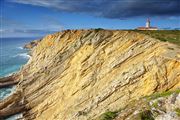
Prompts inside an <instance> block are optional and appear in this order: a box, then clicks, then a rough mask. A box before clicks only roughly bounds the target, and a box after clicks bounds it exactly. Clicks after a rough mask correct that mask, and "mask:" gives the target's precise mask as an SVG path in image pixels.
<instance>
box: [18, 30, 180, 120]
mask: <svg viewBox="0 0 180 120" xmlns="http://www.w3.org/2000/svg"><path fill="white" fill-rule="evenodd" d="M18 75H19V76H20V77H19V79H20V82H19V84H18V87H17V91H21V92H22V94H23V96H24V97H23V101H25V103H26V108H27V109H28V111H27V112H25V113H24V118H26V119H37V120H46V119H47V120H87V119H95V118H97V117H98V116H99V115H100V114H102V113H104V112H105V111H107V110H111V111H115V110H118V109H121V108H124V107H125V106H126V105H128V104H129V103H130V102H131V101H135V100H138V99H140V98H141V97H143V96H147V95H151V94H153V93H154V92H157V91H158V92H160V91H166V90H174V89H178V88H179V87H180V49H179V47H178V46H176V45H173V44H169V43H164V42H159V41H158V40H156V39H153V38H151V37H149V36H145V35H142V34H139V33H136V32H132V31H131V32H130V31H113V30H67V31H63V32H58V33H55V34H52V35H48V36H46V37H44V38H43V39H42V40H41V41H40V42H39V43H38V45H37V46H36V47H35V48H34V49H33V51H32V58H31V59H30V60H29V62H28V63H27V64H26V65H25V66H24V67H23V68H22V70H21V71H20V72H19V73H18Z"/></svg>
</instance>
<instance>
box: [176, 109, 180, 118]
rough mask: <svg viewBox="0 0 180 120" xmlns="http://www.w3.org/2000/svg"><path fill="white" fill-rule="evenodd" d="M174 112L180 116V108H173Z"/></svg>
mask: <svg viewBox="0 0 180 120" xmlns="http://www.w3.org/2000/svg"><path fill="white" fill-rule="evenodd" d="M175 112H176V114H177V115H178V116H179V117H180V108H176V109H175Z"/></svg>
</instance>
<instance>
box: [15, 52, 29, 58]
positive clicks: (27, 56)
mask: <svg viewBox="0 0 180 120" xmlns="http://www.w3.org/2000/svg"><path fill="white" fill-rule="evenodd" d="M13 57H22V58H24V59H29V58H30V57H31V56H30V55H28V53H20V54H17V55H15V56H13Z"/></svg>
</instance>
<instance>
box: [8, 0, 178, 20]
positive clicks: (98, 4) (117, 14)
mask: <svg viewBox="0 0 180 120" xmlns="http://www.w3.org/2000/svg"><path fill="white" fill-rule="evenodd" d="M9 1H10V2H13V3H19V4H28V5H33V6H41V7H46V8H51V9H57V10H59V11H62V12H76V13H88V14H91V15H94V16H98V17H105V18H115V19H124V18H129V17H138V16H165V17H171V16H180V9H179V8H180V0H9Z"/></svg>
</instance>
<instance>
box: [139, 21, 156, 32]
mask: <svg viewBox="0 0 180 120" xmlns="http://www.w3.org/2000/svg"><path fill="white" fill-rule="evenodd" d="M136 30H158V28H157V27H152V26H151V22H150V19H149V18H148V19H147V20H146V26H145V27H138V28H136Z"/></svg>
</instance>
